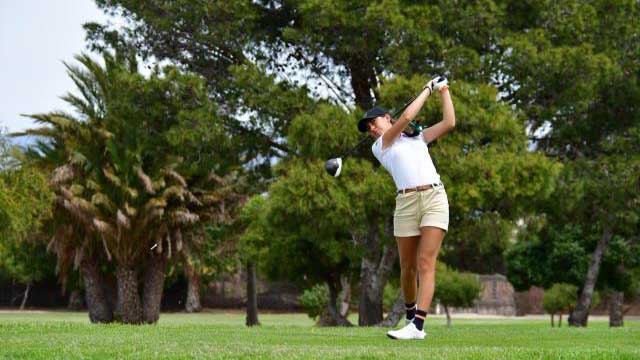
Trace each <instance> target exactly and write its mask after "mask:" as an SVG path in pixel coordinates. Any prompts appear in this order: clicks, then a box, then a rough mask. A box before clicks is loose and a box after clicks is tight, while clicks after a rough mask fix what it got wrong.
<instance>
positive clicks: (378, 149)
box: [371, 136, 389, 164]
mask: <svg viewBox="0 0 640 360" xmlns="http://www.w3.org/2000/svg"><path fill="white" fill-rule="evenodd" d="M387 150H389V148H387V149H384V151H383V150H382V136H380V137H379V138H378V139H376V141H375V142H374V143H373V145H371V151H372V152H373V156H375V157H376V159H378V161H379V162H380V163H381V164H384V162H383V161H382V160H383V157H384V155H385V154H386V153H387Z"/></svg>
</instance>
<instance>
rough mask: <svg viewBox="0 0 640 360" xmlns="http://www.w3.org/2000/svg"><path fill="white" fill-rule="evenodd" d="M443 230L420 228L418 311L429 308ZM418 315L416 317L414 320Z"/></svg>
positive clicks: (428, 227) (427, 227) (429, 227)
mask: <svg viewBox="0 0 640 360" xmlns="http://www.w3.org/2000/svg"><path fill="white" fill-rule="evenodd" d="M444 235H445V232H444V230H442V229H440V228H437V227H432V226H425V227H422V228H420V241H419V243H418V278H419V279H420V288H419V289H418V301H417V302H418V310H419V311H420V310H421V311H424V312H426V311H427V310H428V309H429V306H431V300H432V299H433V291H434V289H435V276H436V258H437V257H438V253H439V252H440V245H441V244H442V239H444ZM417 318H418V315H416V319H417Z"/></svg>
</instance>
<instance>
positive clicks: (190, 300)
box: [184, 257, 202, 313]
mask: <svg viewBox="0 0 640 360" xmlns="http://www.w3.org/2000/svg"><path fill="white" fill-rule="evenodd" d="M184 275H185V277H186V278H187V301H185V303H184V309H185V311H186V312H188V313H194V312H200V311H201V310H202V304H201V303H200V273H199V272H198V269H196V268H195V267H194V266H193V265H192V264H191V263H190V262H189V259H187V258H186V257H185V260H184Z"/></svg>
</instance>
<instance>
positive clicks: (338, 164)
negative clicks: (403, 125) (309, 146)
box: [324, 77, 445, 177]
mask: <svg viewBox="0 0 640 360" xmlns="http://www.w3.org/2000/svg"><path fill="white" fill-rule="evenodd" d="M444 80H445V78H444V77H438V78H437V80H436V83H439V82H441V81H444ZM423 89H424V88H423ZM419 95H420V93H418V94H416V95H415V96H413V97H412V98H411V100H409V101H407V102H406V103H405V104H404V105H402V107H401V108H400V109H398V110H396V111H394V112H393V114H392V115H391V117H392V118H394V119H395V118H396V117H397V116H398V115H400V114H401V113H402V112H403V111H404V109H406V108H407V107H408V106H409V105H410V104H411V103H412V102H413V101H414V100H415V99H416V98H417V97H418V96H419ZM409 128H410V130H409V129H407V130H405V131H404V133H405V134H406V135H407V136H409V137H414V136H418V135H420V132H421V131H422V125H420V124H419V123H418V122H416V121H414V120H412V121H411V122H409ZM368 138H369V136H368V135H367V136H364V137H363V138H362V139H361V140H360V141H359V142H358V143H357V144H356V146H354V147H353V148H352V149H351V150H349V151H348V152H347V153H346V154H345V155H343V156H342V157H337V158H333V159H329V160H327V162H326V163H325V164H324V168H325V170H327V173H329V175H331V176H333V177H338V176H340V172H341V171H342V158H345V157H347V156H349V155H351V154H353V153H354V152H355V151H356V150H357V149H358V148H359V147H360V145H362V143H363V142H365V141H366V140H367V139H368Z"/></svg>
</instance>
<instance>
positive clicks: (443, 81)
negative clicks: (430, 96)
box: [423, 76, 449, 92]
mask: <svg viewBox="0 0 640 360" xmlns="http://www.w3.org/2000/svg"><path fill="white" fill-rule="evenodd" d="M445 86H446V87H448V86H449V81H448V80H447V78H446V77H444V76H437V77H435V78H433V79H432V80H429V82H427V84H426V85H425V86H424V87H423V89H426V88H429V90H431V92H434V91H440V90H441V89H442V88H444V87H445Z"/></svg>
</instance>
